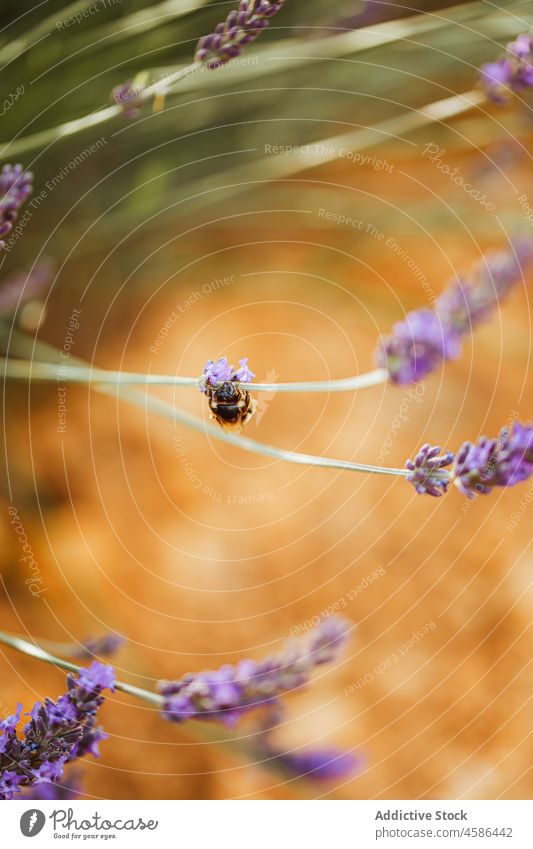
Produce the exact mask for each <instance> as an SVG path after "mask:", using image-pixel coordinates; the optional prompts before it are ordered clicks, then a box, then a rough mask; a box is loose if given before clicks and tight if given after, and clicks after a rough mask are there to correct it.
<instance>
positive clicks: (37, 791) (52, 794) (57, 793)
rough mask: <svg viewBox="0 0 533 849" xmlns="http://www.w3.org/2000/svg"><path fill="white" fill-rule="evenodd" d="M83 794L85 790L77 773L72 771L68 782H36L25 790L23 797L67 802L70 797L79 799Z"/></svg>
mask: <svg viewBox="0 0 533 849" xmlns="http://www.w3.org/2000/svg"><path fill="white" fill-rule="evenodd" d="M81 796H83V790H82V789H81V784H80V781H79V777H78V775H77V774H73V773H71V774H70V775H69V777H68V784H67V783H65V777H64V776H63V782H62V783H58V782H54V783H49V782H45V781H43V782H42V783H41V784H34V785H33V786H31V787H29V788H28V789H27V790H23V793H22V795H21V797H20V798H21V799H28V800H29V799H34V800H41V801H52V802H53V801H57V802H66V801H68V800H70V799H79V798H81Z"/></svg>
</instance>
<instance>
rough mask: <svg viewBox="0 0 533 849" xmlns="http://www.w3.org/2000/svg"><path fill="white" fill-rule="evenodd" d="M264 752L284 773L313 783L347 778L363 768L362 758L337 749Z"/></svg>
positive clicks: (271, 750)
mask: <svg viewBox="0 0 533 849" xmlns="http://www.w3.org/2000/svg"><path fill="white" fill-rule="evenodd" d="M264 752H265V754H266V755H269V756H270V757H271V758H274V760H275V761H276V762H277V763H278V764H279V765H280V767H281V768H282V769H283V771H284V772H287V773H289V774H290V775H294V776H296V777H299V778H307V779H312V780H313V781H332V780H333V779H335V778H347V777H348V776H349V775H352V774H353V773H355V772H356V771H358V770H359V769H360V768H361V766H362V763H363V761H362V758H359V757H356V756H355V755H351V754H349V753H348V752H341V751H339V750H337V749H333V748H330V749H299V750H297V751H290V752H285V751H282V750H280V751H278V750H276V749H274V748H270V747H269V748H265V749H264Z"/></svg>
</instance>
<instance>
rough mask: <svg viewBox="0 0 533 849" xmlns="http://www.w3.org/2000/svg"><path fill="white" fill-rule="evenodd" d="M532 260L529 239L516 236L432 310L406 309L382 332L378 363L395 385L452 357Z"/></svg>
mask: <svg viewBox="0 0 533 849" xmlns="http://www.w3.org/2000/svg"><path fill="white" fill-rule="evenodd" d="M532 259H533V244H532V243H531V241H526V240H523V241H516V242H514V243H513V244H512V245H511V248H510V249H509V250H507V251H498V252H491V253H488V254H487V255H486V256H485V257H484V258H483V260H481V261H480V262H478V263H476V264H475V265H474V267H473V269H472V271H471V274H470V277H469V278H468V279H467V280H464V281H463V280H461V279H456V280H454V281H453V282H452V283H451V284H450V287H449V288H448V289H447V290H446V291H445V292H443V294H442V295H440V297H439V298H437V300H436V303H435V305H434V308H433V309H427V308H424V309H420V310H415V311H413V312H410V313H408V314H407V316H406V318H405V320H404V321H401V322H398V323H397V324H395V325H394V327H393V332H392V334H390V335H389V336H382V337H381V338H380V340H379V345H378V350H377V352H376V362H377V364H378V365H379V366H381V367H382V368H385V369H386V370H387V373H388V377H389V380H391V381H392V382H393V383H397V384H407V383H416V382H417V381H419V380H421V379H422V378H423V377H425V376H426V375H427V374H429V373H430V372H432V371H434V370H435V369H436V368H437V367H438V366H439V364H440V363H441V362H443V361H445V360H451V359H456V358H457V357H458V356H459V354H460V353H461V342H462V338H463V336H465V334H467V333H468V332H469V331H470V330H471V328H472V327H474V326H476V325H477V324H479V323H480V322H481V321H482V320H484V319H486V318H487V317H488V316H489V315H490V313H491V312H492V310H494V308H495V307H497V306H498V305H499V304H500V303H501V302H502V301H503V299H504V298H505V297H506V296H507V295H508V294H509V292H511V291H512V289H513V288H514V287H515V286H516V284H517V283H518V282H519V281H520V280H521V279H522V273H523V268H524V267H525V266H526V265H528V264H530V263H531V261H532Z"/></svg>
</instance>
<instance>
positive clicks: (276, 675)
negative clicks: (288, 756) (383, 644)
mask: <svg viewBox="0 0 533 849" xmlns="http://www.w3.org/2000/svg"><path fill="white" fill-rule="evenodd" d="M348 633H349V623H347V622H346V621H345V620H344V619H342V618H341V617H330V618H329V619H325V620H324V621H323V622H322V623H321V624H320V625H318V626H317V628H315V629H314V630H313V631H312V632H311V633H310V634H309V635H308V636H307V637H306V638H302V639H295V640H292V641H289V642H287V643H286V645H285V647H284V650H283V651H282V653H281V654H280V655H278V656H277V657H269V658H266V659H265V660H263V661H255V660H242V661H240V663H238V664H237V665H236V666H233V665H230V664H227V665H225V666H222V667H220V668H219V669H217V670H214V671H213V670H209V671H206V672H200V673H193V674H189V675H185V676H184V677H183V678H181V679H180V680H179V681H163V682H161V683H160V685H159V689H160V692H161V693H162V695H163V697H164V708H163V715H164V716H165V718H166V719H169V720H171V721H172V722H180V723H181V722H186V721H187V720H190V719H202V720H215V721H218V722H221V723H223V724H224V725H226V726H234V725H235V724H236V723H237V722H238V721H239V719H240V718H241V717H242V716H243V714H245V713H248V712H249V711H251V710H253V709H256V708H261V707H269V708H273V707H276V706H278V705H279V697H280V696H281V695H282V694H283V693H287V692H289V691H291V690H294V689H297V688H299V687H302V686H304V685H305V684H307V683H308V682H309V680H310V676H311V672H312V671H313V669H314V668H315V667H316V666H318V665H320V664H322V663H331V662H332V661H334V660H335V659H336V658H337V657H338V656H339V652H340V649H341V648H342V646H343V645H344V643H345V642H346V639H347V637H348Z"/></svg>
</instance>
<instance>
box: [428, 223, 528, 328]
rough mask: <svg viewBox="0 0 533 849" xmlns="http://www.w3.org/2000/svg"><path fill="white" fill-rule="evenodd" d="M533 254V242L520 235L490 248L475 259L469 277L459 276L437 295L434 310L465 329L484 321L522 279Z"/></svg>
mask: <svg viewBox="0 0 533 849" xmlns="http://www.w3.org/2000/svg"><path fill="white" fill-rule="evenodd" d="M532 258H533V244H532V242H531V241H530V240H526V239H521V240H517V241H515V242H513V243H512V244H511V248H510V249H509V250H505V251H491V252H489V253H487V254H486V255H485V256H484V257H483V258H482V259H481V260H479V262H477V263H476V264H475V265H474V266H473V268H472V271H471V273H470V277H469V279H468V280H466V281H463V280H461V279H458V280H456V281H454V282H452V283H451V284H450V286H449V288H448V289H446V290H445V291H444V292H443V293H442V295H440V296H439V297H438V298H437V301H436V304H435V311H436V313H437V315H438V316H439V318H440V320H441V321H442V322H443V324H446V325H448V326H450V327H453V329H454V331H455V332H457V333H461V334H464V333H468V332H469V331H470V329H471V328H472V327H475V326H476V325H478V324H479V323H480V322H481V321H484V320H485V319H486V318H487V317H488V316H489V315H490V313H491V312H492V311H493V310H494V309H495V308H496V307H497V306H498V305H499V304H501V303H502V301H503V300H504V299H505V298H506V297H507V296H508V295H509V294H510V292H511V291H512V290H513V289H514V288H515V286H516V285H517V284H518V283H519V282H520V281H521V280H522V279H523V269H524V268H525V267H526V266H527V265H529V263H530V262H531V260H532Z"/></svg>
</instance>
